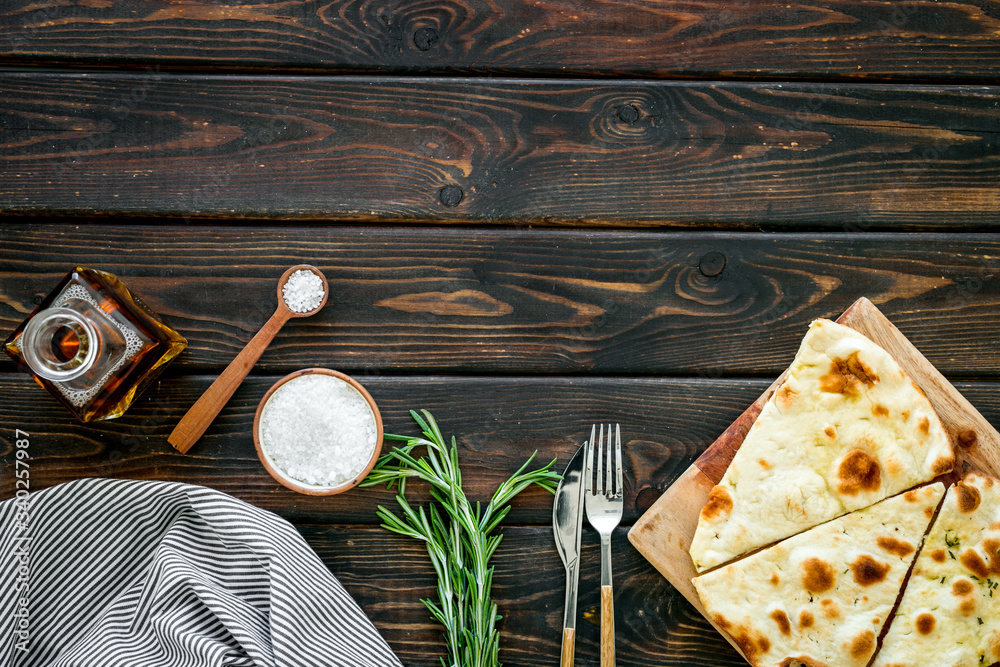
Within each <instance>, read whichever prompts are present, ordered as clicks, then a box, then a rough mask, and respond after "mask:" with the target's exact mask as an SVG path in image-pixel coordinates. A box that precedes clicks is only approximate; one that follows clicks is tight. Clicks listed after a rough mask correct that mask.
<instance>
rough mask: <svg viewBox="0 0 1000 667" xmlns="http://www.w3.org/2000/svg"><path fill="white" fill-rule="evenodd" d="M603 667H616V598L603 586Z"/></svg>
mask: <svg viewBox="0 0 1000 667" xmlns="http://www.w3.org/2000/svg"><path fill="white" fill-rule="evenodd" d="M601 667H615V598H614V595H612V592H611V586H601Z"/></svg>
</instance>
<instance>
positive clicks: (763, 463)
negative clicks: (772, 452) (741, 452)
mask: <svg viewBox="0 0 1000 667" xmlns="http://www.w3.org/2000/svg"><path fill="white" fill-rule="evenodd" d="M757 463H759V464H760V467H761V468H763V469H764V470H770V469H771V464H770V463H768V462H767V461H765V460H764V459H760V460H759V461H757Z"/></svg>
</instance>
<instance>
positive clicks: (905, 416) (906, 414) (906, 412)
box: [900, 410, 910, 422]
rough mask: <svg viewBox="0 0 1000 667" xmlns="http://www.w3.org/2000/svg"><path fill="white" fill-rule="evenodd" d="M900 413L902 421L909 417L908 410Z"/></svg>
mask: <svg viewBox="0 0 1000 667" xmlns="http://www.w3.org/2000/svg"><path fill="white" fill-rule="evenodd" d="M900 414H901V415H903V421H904V422H905V421H908V420H909V419H910V411H909V410H903V411H902V412H901V413H900Z"/></svg>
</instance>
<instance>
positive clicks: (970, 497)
mask: <svg viewBox="0 0 1000 667" xmlns="http://www.w3.org/2000/svg"><path fill="white" fill-rule="evenodd" d="M955 500H957V501H958V510H959V511H960V512H962V513H964V514H971V513H972V512H975V511H976V508H977V507H979V503H980V502H982V497H981V496H980V495H979V489H977V488H976V487H974V486H967V485H966V484H963V483H962V482H959V483H958V484H956V485H955Z"/></svg>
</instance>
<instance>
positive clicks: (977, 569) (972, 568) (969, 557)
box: [958, 549, 990, 579]
mask: <svg viewBox="0 0 1000 667" xmlns="http://www.w3.org/2000/svg"><path fill="white" fill-rule="evenodd" d="M958 561H959V562H960V563H961V564H962V565H964V566H965V569H967V570H968V571H969V572H971V573H972V574H974V575H976V576H977V577H979V578H980V579H985V578H986V577H988V576H990V568H989V567H987V566H986V563H985V562H984V561H983V559H982V556H980V555H979V554H978V553H976V552H975V551H973V550H972V549H966V550H965V551H963V552H962V555H961V556H959V557H958Z"/></svg>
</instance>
